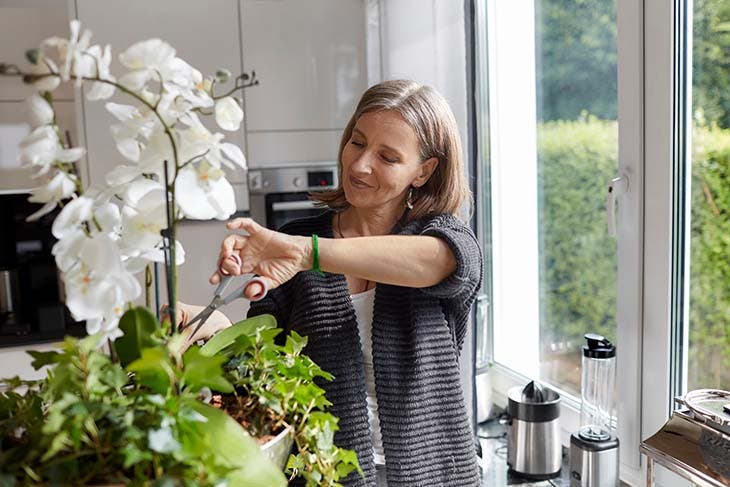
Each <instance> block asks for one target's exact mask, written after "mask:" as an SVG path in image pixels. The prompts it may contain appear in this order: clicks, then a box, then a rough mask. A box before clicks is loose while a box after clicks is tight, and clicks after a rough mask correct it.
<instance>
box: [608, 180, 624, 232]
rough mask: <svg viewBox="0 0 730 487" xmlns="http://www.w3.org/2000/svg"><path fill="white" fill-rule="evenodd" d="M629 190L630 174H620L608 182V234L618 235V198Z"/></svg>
mask: <svg viewBox="0 0 730 487" xmlns="http://www.w3.org/2000/svg"><path fill="white" fill-rule="evenodd" d="M628 191H629V178H628V176H625V175H624V176H618V177H615V178H613V179H612V180H611V182H610V183H608V194H607V195H606V217H607V219H608V234H609V235H610V236H611V237H614V238H615V237H616V202H617V201H618V198H619V197H620V196H621V195H623V194H625V193H627V192H628Z"/></svg>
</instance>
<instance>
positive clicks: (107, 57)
mask: <svg viewBox="0 0 730 487" xmlns="http://www.w3.org/2000/svg"><path fill="white" fill-rule="evenodd" d="M87 54H88V55H89V56H90V57H91V59H88V58H87V61H88V62H90V63H92V64H91V70H90V73H91V75H92V76H96V77H98V78H100V79H103V80H107V81H112V82H113V81H116V79H115V78H114V76H112V75H111V73H110V72H109V65H110V64H111V62H112V51H111V46H109V45H107V46H106V47H105V48H104V50H103V51H102V49H101V48H100V47H99V46H92V47H91V48H89V50H88V51H87ZM112 95H114V85H113V84H111V83H103V82H101V81H95V82H94V83H93V84H92V85H91V90H90V91H89V93H88V94H87V95H86V97H87V98H88V99H89V100H106V99H107V98H111V96H112Z"/></svg>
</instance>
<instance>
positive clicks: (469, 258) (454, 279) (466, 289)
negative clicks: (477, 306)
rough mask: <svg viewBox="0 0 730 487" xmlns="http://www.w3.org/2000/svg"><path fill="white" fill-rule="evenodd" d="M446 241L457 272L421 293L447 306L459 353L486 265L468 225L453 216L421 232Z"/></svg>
mask: <svg viewBox="0 0 730 487" xmlns="http://www.w3.org/2000/svg"><path fill="white" fill-rule="evenodd" d="M421 235H428V236H431V237H436V238H439V239H441V240H443V241H444V242H445V243H446V244H447V245H448V246H449V248H450V249H451V251H452V253H453V254H454V258H455V259H456V270H454V272H453V273H452V274H451V275H450V276H448V277H447V278H446V279H444V280H443V281H441V282H440V283H438V284H436V285H434V286H430V287H426V288H421V289H420V292H422V293H425V294H427V295H430V296H433V297H435V298H439V299H443V300H444V301H445V302H446V303H448V306H447V308H446V309H447V312H448V314H449V315H450V316H449V318H450V319H449V324H450V325H451V326H452V327H453V329H452V332H453V336H454V341H455V342H456V345H457V347H458V348H459V349H461V346H462V344H463V341H464V336H465V335H466V327H467V323H468V321H469V311H470V309H471V306H472V304H474V301H475V300H476V297H477V293H478V291H479V288H480V286H481V283H482V277H483V261H482V251H481V247H480V246H479V242H478V241H477V239H476V236H475V235H474V232H472V230H471V228H469V227H468V226H467V225H466V224H464V223H462V222H461V221H460V220H458V219H457V218H456V217H454V216H451V215H439V216H437V217H435V218H433V219H431V220H430V221H429V222H428V223H427V224H426V225H425V226H424V228H423V230H422V231H421Z"/></svg>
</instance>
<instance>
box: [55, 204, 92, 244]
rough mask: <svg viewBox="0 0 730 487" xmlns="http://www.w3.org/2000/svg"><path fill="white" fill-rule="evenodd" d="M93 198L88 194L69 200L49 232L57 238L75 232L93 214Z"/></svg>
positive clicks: (60, 238) (61, 238)
mask: <svg viewBox="0 0 730 487" xmlns="http://www.w3.org/2000/svg"><path fill="white" fill-rule="evenodd" d="M93 208H94V200H93V199H91V198H89V197H88V196H79V197H78V198H74V199H73V200H71V201H69V202H68V203H67V204H66V206H64V207H63V210H61V212H60V213H59V214H58V216H57V217H56V219H55V220H54V221H53V225H52V226H51V233H53V236H54V237H56V238H57V239H59V240H63V238H64V236H65V235H67V234H69V233H72V232H75V231H76V230H77V229H78V228H79V226H80V225H81V224H82V223H84V222H86V221H88V220H89V219H90V218H91V217H92V216H93Z"/></svg>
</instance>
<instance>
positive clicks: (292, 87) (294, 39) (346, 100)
mask: <svg viewBox="0 0 730 487" xmlns="http://www.w3.org/2000/svg"><path fill="white" fill-rule="evenodd" d="M367 4H368V2H367V1H366V0H306V1H302V0H276V1H272V0H242V8H241V16H242V19H241V25H242V38H243V62H244V68H245V69H246V70H255V71H256V75H257V78H258V79H259V80H260V82H261V84H260V85H259V86H255V87H253V88H251V89H248V90H246V91H245V93H244V96H245V102H246V130H247V134H248V145H249V155H250V158H251V161H250V162H251V165H252V166H262V165H268V164H270V163H281V162H291V161H306V160H334V159H335V158H336V156H337V147H338V142H339V136H340V132H341V131H342V129H343V128H344V126H345V125H346V124H347V121H348V120H349V117H350V115H351V114H352V111H353V110H354V108H355V105H356V104H357V101H358V99H359V97H360V95H362V93H363V91H364V90H365V89H366V88H367V80H368V77H367V39H366V27H367V26H366V24H367V21H366V19H367Z"/></svg>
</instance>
